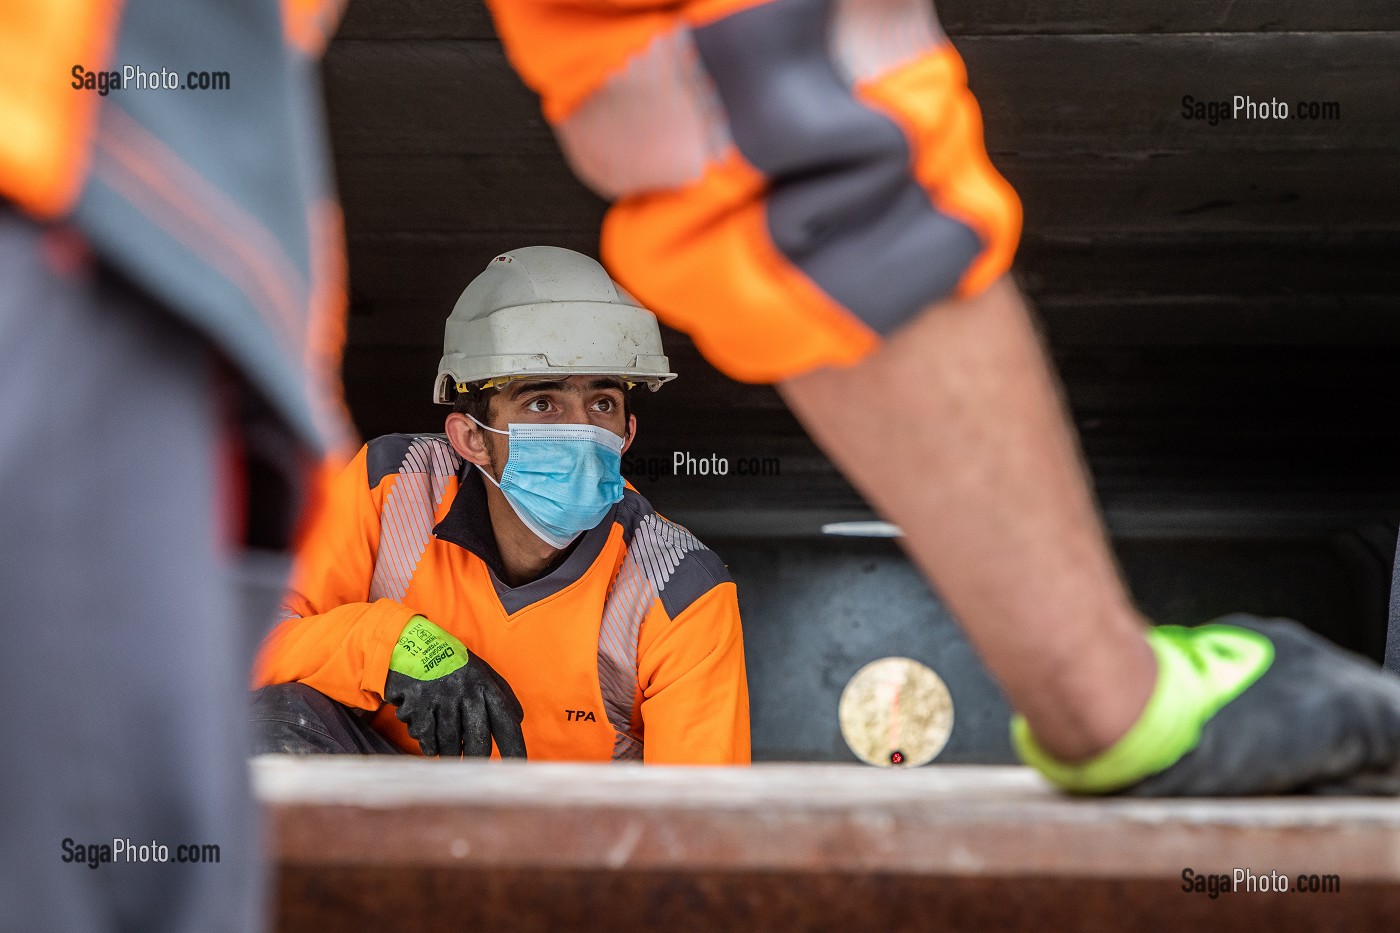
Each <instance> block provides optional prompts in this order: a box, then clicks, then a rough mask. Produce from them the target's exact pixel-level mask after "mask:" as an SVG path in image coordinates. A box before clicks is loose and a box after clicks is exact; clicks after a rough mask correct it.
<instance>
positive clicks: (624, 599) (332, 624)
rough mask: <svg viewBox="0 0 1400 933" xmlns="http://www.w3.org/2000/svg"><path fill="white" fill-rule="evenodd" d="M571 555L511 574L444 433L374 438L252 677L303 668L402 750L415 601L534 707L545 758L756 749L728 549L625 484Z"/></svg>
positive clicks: (332, 508)
mask: <svg viewBox="0 0 1400 933" xmlns="http://www.w3.org/2000/svg"><path fill="white" fill-rule="evenodd" d="M566 555H567V556H563V557H562V562H561V563H559V564H558V565H557V566H555V567H553V568H552V569H551V570H550V571H549V572H548V573H546V574H545V575H544V576H542V577H540V578H538V579H536V580H533V581H531V582H529V583H526V584H524V585H521V586H517V587H510V586H507V585H506V584H505V583H503V582H502V580H503V579H504V578H505V573H504V571H503V569H502V566H501V560H500V555H499V551H498V549H497V547H496V543H495V534H494V532H493V531H492V528H491V522H490V518H489V516H488V514H487V509H486V492H485V485H484V482H483V481H482V479H481V477H480V475H479V474H478V473H477V471H476V468H475V467H474V466H472V465H471V464H469V463H466V462H464V461H463V460H462V459H461V458H460V457H459V456H458V455H457V454H456V453H455V452H454V451H453V450H452V447H451V445H450V444H449V443H448V442H447V440H446V438H444V437H443V436H441V435H424V436H412V435H403V434H394V435H388V436H385V437H380V438H377V439H375V440H372V441H370V442H369V444H367V445H366V446H365V447H364V448H362V449H361V450H360V452H359V454H358V455H357V456H356V457H355V459H354V460H353V461H352V462H351V463H350V465H349V466H347V467H346V468H345V470H344V471H342V472H341V474H340V475H339V476H338V477H337V478H336V479H335V480H333V481H332V483H331V488H330V489H329V491H328V493H327V494H326V495H325V497H324V498H323V500H322V507H321V508H320V509H318V511H317V516H316V517H315V518H314V519H313V520H312V522H311V524H310V528H309V530H308V531H307V533H306V535H305V537H304V539H303V541H302V544H301V547H300V550H299V552H298V554H297V561H296V569H295V571H294V573H293V583H292V589H291V592H290V593H289V595H288V597H287V599H286V601H285V603H284V606H283V621H281V622H280V623H279V624H278V626H277V627H276V628H275V629H273V631H272V632H271V633H270V634H269V635H268V637H267V639H266V640H265V642H264V643H263V647H262V650H261V651H260V653H259V656H258V661H257V664H256V667H255V670H254V676H253V686H254V687H255V688H256V687H263V686H267V685H268V684H276V683H291V682H300V683H304V684H306V685H307V686H309V687H312V688H313V689H315V690H318V691H320V692H321V693H323V694H325V695H326V696H328V697H330V698H331V699H333V700H336V701H338V702H340V703H343V704H345V705H347V706H350V707H354V708H357V709H363V710H370V711H377V712H376V713H375V714H374V716H373V718H372V720H371V722H372V724H373V726H374V728H375V729H376V730H377V731H379V732H380V733H381V734H383V735H384V736H385V737H386V738H388V739H389V740H390V741H391V742H393V743H394V744H395V745H396V746H397V747H399V748H401V749H403V750H404V751H406V752H411V753H415V754H417V753H418V751H419V749H418V743H417V742H415V741H414V740H413V739H412V738H410V737H409V735H408V731H407V727H406V726H405V725H404V724H403V723H401V722H399V720H398V719H397V718H395V716H394V712H395V708H394V707H392V706H389V705H387V704H385V703H384V700H383V689H384V680H385V678H386V677H387V676H388V670H389V656H390V654H391V653H392V651H393V648H394V644H395V643H396V641H397V640H398V637H399V634H400V632H401V631H402V630H403V628H404V626H405V625H406V624H407V623H408V621H409V619H410V618H411V617H413V616H414V615H422V616H426V617H427V618H428V619H430V620H431V621H432V622H434V623H435V624H437V625H439V626H441V627H442V628H444V629H446V630H447V631H449V632H451V633H452V634H453V635H455V636H457V638H459V639H461V641H462V643H463V644H465V645H466V646H467V649H468V651H474V652H477V653H479V654H480V655H481V656H482V657H483V658H485V659H486V660H487V661H488V662H489V663H490V664H491V666H492V667H493V668H495V669H496V671H498V672H499V673H500V674H501V676H503V677H504V678H505V679H506V681H507V682H508V683H509V684H510V685H511V688H512V689H513V690H514V691H515V694H516V696H517V697H518V698H519V700H520V702H521V705H522V706H523V707H524V709H525V719H524V723H523V729H524V732H525V741H526V744H527V746H528V749H529V753H530V757H531V758H532V759H537V760H551V759H554V760H583V761H588V760H593V761H609V760H614V761H616V760H643V761H646V762H653V763H655V762H662V763H704V764H730V763H742V762H747V761H748V760H749V701H748V683H747V680H746V677H745V671H744V648H743V639H742V635H741V632H740V624H739V606H738V600H737V596H736V593H735V589H734V584H733V582H732V581H731V580H730V579H729V575H728V572H727V571H726V570H725V567H724V564H723V563H722V562H721V561H720V560H719V558H718V557H717V556H716V555H715V554H714V552H712V551H710V550H709V549H708V548H706V547H705V546H704V545H703V544H701V543H700V541H699V540H697V539H696V538H695V536H694V535H692V534H691V533H690V532H689V531H687V530H686V529H684V528H682V527H681V526H679V525H676V524H674V523H672V522H670V521H667V520H666V519H664V518H662V517H661V516H659V515H657V514H656V513H655V512H654V511H652V508H651V506H650V505H649V504H648V503H647V501H646V500H645V499H644V498H642V496H641V495H640V494H638V493H637V492H636V491H635V490H633V489H631V488H629V489H627V490H626V493H625V494H624V496H623V499H622V501H621V502H620V503H618V504H617V505H616V506H615V507H614V508H613V510H612V511H611V512H610V513H609V514H608V516H607V517H606V518H605V519H604V520H603V521H602V522H601V523H600V524H599V525H598V526H597V527H595V528H593V529H592V530H590V531H587V532H585V533H584V534H583V535H582V536H581V537H580V538H579V539H578V541H577V542H576V543H575V544H574V546H573V548H572V550H570V551H567V552H566Z"/></svg>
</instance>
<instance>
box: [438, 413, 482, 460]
mask: <svg viewBox="0 0 1400 933" xmlns="http://www.w3.org/2000/svg"><path fill="white" fill-rule="evenodd" d="M446 427H447V440H448V443H450V444H451V445H452V449H453V450H455V451H457V455H458V456H460V457H462V458H463V459H464V460H467V461H468V462H470V463H475V464H476V465H477V466H480V467H489V466H490V465H491V457H490V455H489V454H488V453H487V452H486V437H485V435H486V432H485V431H483V430H481V428H479V427H477V425H476V422H474V421H472V419H470V418H468V417H467V416H466V415H464V414H462V413H461V412H456V411H454V412H453V413H452V414H450V415H448V416H447V426H446Z"/></svg>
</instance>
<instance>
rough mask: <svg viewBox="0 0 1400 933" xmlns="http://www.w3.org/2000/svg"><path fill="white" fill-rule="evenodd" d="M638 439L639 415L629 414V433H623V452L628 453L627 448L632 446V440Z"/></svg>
mask: <svg viewBox="0 0 1400 933" xmlns="http://www.w3.org/2000/svg"><path fill="white" fill-rule="evenodd" d="M636 439H637V416H636V415H628V416H627V433H626V434H624V435H622V452H623V453H627V448H628V447H631V446H632V442H633V441H634V440H636Z"/></svg>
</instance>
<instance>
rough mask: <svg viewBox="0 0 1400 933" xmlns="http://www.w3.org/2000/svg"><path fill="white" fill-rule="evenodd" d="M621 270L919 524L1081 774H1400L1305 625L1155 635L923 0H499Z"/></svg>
mask: <svg viewBox="0 0 1400 933" xmlns="http://www.w3.org/2000/svg"><path fill="white" fill-rule="evenodd" d="M488 2H489V5H490V8H491V12H492V15H493V17H494V19H495V22H496V26H497V31H498V32H499V34H500V36H501V38H502V40H503V41H504V43H505V46H506V52H507V55H508V56H509V58H510V60H511V62H512V64H513V65H514V66H515V68H516V70H517V71H518V72H519V73H520V75H521V76H522V77H523V78H524V80H525V82H526V83H527V84H528V85H529V86H530V87H531V88H532V89H533V90H534V91H536V92H537V93H538V94H539V95H540V98H541V104H542V107H543V110H544V115H545V117H546V118H547V119H548V120H549V122H550V123H551V125H552V126H553V128H554V131H555V134H556V136H557V138H558V139H559V142H560V144H561V146H562V148H563V150H564V153H565V155H566V156H567V157H568V159H569V161H570V164H571V165H572V166H573V168H574V170H575V172H576V173H577V174H578V175H579V177H580V178H582V179H583V180H584V181H585V182H587V183H588V184H589V185H590V186H591V187H592V188H593V189H594V190H595V191H597V192H598V193H600V194H601V195H603V196H605V197H608V198H610V199H613V201H614V203H613V205H612V207H611V209H610V210H609V212H608V215H607V217H606V218H605V220H604V223H603V232H602V255H603V258H604V261H605V262H606V264H607V265H608V268H609V269H610V270H611V271H612V273H613V274H614V275H615V276H616V277H617V278H618V280H619V281H620V282H621V283H622V284H623V285H624V286H625V287H627V288H628V289H629V290H630V291H631V292H632V293H633V294H635V295H637V296H638V298H639V299H640V300H641V301H643V302H645V303H646V305H647V306H648V307H650V308H654V309H655V310H656V311H657V313H658V314H659V315H661V316H662V317H663V318H664V319H665V320H666V321H667V323H669V324H671V325H672V326H675V327H677V328H680V329H681V330H684V331H686V332H688V333H689V334H690V335H691V336H692V337H693V338H694V340H695V343H696V345H697V346H698V347H699V348H700V350H701V351H702V352H703V353H704V354H705V355H706V357H707V358H708V359H709V360H710V361H711V362H712V363H714V364H715V365H716V366H717V367H718V368H720V369H721V370H723V371H724V372H726V373H727V374H728V375H730V376H733V377H734V378H737V379H743V380H748V381H754V382H772V383H776V384H777V386H778V389H779V391H780V392H781V393H782V395H783V397H784V399H785V400H786V402H787V403H788V405H789V406H790V407H791V408H792V410H793V411H794V412H795V413H796V414H797V416H798V417H799V418H800V419H801V420H802V422H803V424H804V425H805V426H806V428H807V430H808V431H809V432H810V433H811V435H812V437H813V438H814V439H815V440H816V441H817V442H818V443H819V444H820V445H821V446H822V448H823V449H824V450H825V451H826V453H827V454H828V456H830V457H831V459H832V460H833V462H835V463H836V465H837V466H838V467H839V468H840V469H841V470H842V471H843V472H844V473H845V475H846V476H847V477H848V478H849V479H850V480H851V482H852V483H853V484H854V485H855V486H856V488H857V489H858V490H859V491H860V492H861V493H862V494H863V495H864V496H865V497H866V499H867V500H868V501H869V502H870V503H871V504H872V505H873V506H874V507H875V509H876V510H877V511H879V512H880V513H882V514H884V515H886V516H888V517H891V518H895V519H897V520H898V522H899V523H900V525H901V527H902V528H903V529H904V533H905V537H904V539H903V540H904V546H905V548H906V550H907V551H908V553H909V555H910V557H911V558H912V559H913V560H914V562H915V563H916V564H917V565H918V566H919V567H920V569H921V570H922V571H923V572H924V573H925V574H926V575H927V576H928V578H929V579H930V580H931V581H932V582H933V583H934V584H935V585H936V586H937V589H938V591H939V593H940V595H941V596H942V597H943V598H944V599H945V600H946V602H947V603H948V605H949V606H950V608H951V609H952V610H953V611H954V613H955V614H956V616H957V617H958V618H959V619H960V621H961V623H962V625H963V626H964V628H965V629H966V631H967V633H968V636H969V638H970V639H971V641H972V643H973V644H974V646H975V647H976V648H977V650H978V652H979V653H980V655H981V656H982V658H983V660H984V661H985V662H986V664H987V666H988V668H989V669H990V670H991V672H992V673H993V675H994V676H995V677H996V678H997V679H998V681H999V682H1000V683H1001V685H1002V687H1003V688H1004V690H1005V692H1006V694H1007V696H1008V698H1009V699H1010V701H1011V703H1012V705H1013V707H1014V708H1015V709H1016V710H1018V711H1019V713H1020V716H1018V717H1017V718H1016V719H1015V720H1014V723H1013V738H1014V741H1015V744H1016V747H1017V749H1018V750H1019V751H1020V753H1021V755H1022V756H1023V758H1024V759H1025V760H1026V761H1027V762H1028V763H1030V764H1032V765H1034V766H1035V767H1037V768H1039V769H1040V770H1041V771H1042V772H1043V773H1044V774H1045V775H1046V776H1047V777H1049V778H1050V779H1051V780H1052V781H1053V782H1055V783H1056V784H1058V785H1059V786H1061V787H1063V788H1066V789H1068V790H1071V791H1078V792H1087V793H1105V792H1115V791H1124V792H1130V793H1139V794H1242V793H1266V792H1282V791H1289V790H1301V789H1308V788H1314V787H1322V786H1335V785H1349V786H1358V785H1360V786H1365V787H1366V788H1368V789H1376V788H1388V789H1396V788H1397V774H1396V771H1397V763H1400V680H1395V679H1393V678H1390V677H1388V676H1385V675H1383V674H1382V673H1380V672H1379V671H1377V670H1376V669H1375V667H1374V665H1370V664H1368V663H1366V662H1364V661H1363V660H1361V659H1359V658H1356V657H1353V656H1349V655H1346V654H1344V653H1342V652H1340V651H1338V650H1337V649H1335V648H1334V647H1332V646H1330V645H1328V644H1327V643H1325V642H1324V641H1322V640H1321V639H1319V638H1317V637H1315V636H1312V635H1310V634H1308V633H1307V632H1305V631H1304V630H1302V629H1301V627H1299V626H1297V625H1296V624H1294V623H1286V622H1281V621H1270V622H1265V621H1262V620H1257V619H1252V618H1247V617H1230V618H1228V619H1225V620H1222V621H1221V623H1220V624H1216V625H1209V626H1204V627H1202V628H1198V629H1192V630H1186V629H1181V628H1171V627H1164V628H1156V629H1153V628H1150V627H1149V625H1148V624H1147V621H1146V620H1145V619H1144V618H1143V616H1142V615H1141V613H1140V612H1139V611H1138V610H1137V608H1136V607H1135V606H1134V605H1133V603H1132V600H1131V598H1130V597H1129V595H1128V593H1127V592H1126V590H1125V588H1124V586H1123V583H1122V582H1121V580H1120V577H1119V573H1118V569H1117V567H1116V565H1115V562H1114V560H1113V557H1112V555H1111V553H1110V551H1109V547H1108V545H1107V542H1106V539H1105V534H1104V531H1103V528H1102V525H1101V522H1100V519H1099V516H1098V514H1097V511H1096V507H1095V505H1094V502H1093V499H1092V495H1091V493H1090V491H1089V485H1088V482H1087V478H1086V475H1085V471H1084V468H1083V466H1082V462H1081V457H1080V453H1079V450H1078V448H1077V445H1076V442H1075V438H1074V436H1073V434H1072V432H1071V429H1070V427H1069V424H1068V420H1067V419H1066V417H1065V414H1064V406H1063V403H1062V401H1061V399H1060V395H1059V390H1058V386H1057V384H1056V382H1055V379H1054V377H1053V374H1052V372H1051V370H1050V367H1049V365H1048V363H1047V361H1046V357H1045V353H1044V350H1043V349H1042V347H1041V344H1040V342H1039V339H1038V336H1037V334H1036V331H1035V327H1034V324H1033V322H1032V318H1031V316H1030V313H1029V311H1028V309H1027V307H1026V305H1025V302H1024V301H1023V300H1022V298H1021V296H1020V295H1019V294H1018V292H1017V290H1016V288H1015V286H1014V285H1013V284H1012V282H1011V280H1010V278H1009V276H1008V274H1007V273H1008V270H1009V267H1010V263H1011V259H1012V255H1013V253H1014V251H1015V246H1016V242H1017V239H1018V237H1019V228H1020V219H1021V214H1020V205H1019V203H1018V202H1017V200H1016V197H1015V194H1014V193H1013V192H1012V191H1011V189H1010V187H1009V186H1008V185H1007V184H1006V182H1005V181H1003V180H1002V179H1001V178H1000V176H998V175H997V173H996V172H995V170H994V169H993V168H992V166H991V164H990V162H989V161H988V159H987V156H986V152H985V150H984V147H983V143H982V138H981V136H982V133H981V119H980V114H979V112H978V108H977V104H976V101H975V100H974V99H973V97H972V95H971V94H970V92H969V91H968V89H967V83H966V75H965V71H964V69H963V65H962V62H961V60H960V59H959V57H958V55H957V53H956V52H955V51H954V49H953V47H952V46H951V44H950V43H949V42H948V40H947V37H946V36H945V35H944V34H943V32H942V30H941V28H940V27H939V24H938V22H937V20H936V19H935V17H934V14H933V8H932V5H931V4H930V3H928V0H628V2H616V0H573V2H569V3H560V2H557V0H488Z"/></svg>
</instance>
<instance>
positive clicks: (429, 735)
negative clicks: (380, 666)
mask: <svg viewBox="0 0 1400 933" xmlns="http://www.w3.org/2000/svg"><path fill="white" fill-rule="evenodd" d="M384 700H385V702H387V703H391V704H393V705H394V706H397V707H398V709H397V710H396V711H395V713H394V715H395V716H397V717H398V719H399V721H400V722H404V723H407V724H408V734H409V735H411V736H412V737H413V738H415V739H417V740H418V746H419V748H421V749H422V750H423V754H424V755H441V756H443V757H446V758H456V757H457V756H458V755H463V754H465V755H471V756H478V757H486V756H488V755H490V754H491V740H492V738H495V740H496V747H497V748H499V749H500V751H501V757H502V758H524V757H525V735H524V733H523V732H522V731H521V729H520V723H521V721H522V720H523V719H524V718H525V711H524V710H523V709H522V708H521V706H520V701H519V700H517V699H516V698H515V692H514V691H513V690H511V689H510V684H508V683H506V681H505V678H504V677H502V676H501V675H500V674H497V673H496V671H495V670H494V669H493V668H492V667H491V665H489V664H487V663H486V662H485V661H484V660H482V658H481V657H480V656H478V655H473V654H471V653H470V652H468V651H467V649H466V646H465V645H463V644H462V643H461V641H459V640H458V639H457V638H456V637H455V636H453V635H452V634H451V633H449V632H446V631H444V630H443V629H441V628H439V627H438V626H436V625H434V624H433V623H432V622H429V621H428V620H427V619H426V618H424V617H423V616H414V617H413V618H412V619H410V620H409V623H408V625H406V626H404V630H403V633H402V634H400V635H399V640H398V642H397V644H395V646H394V653H393V654H392V655H391V656H390V659H389V675H388V677H386V678H385V681H384Z"/></svg>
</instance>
